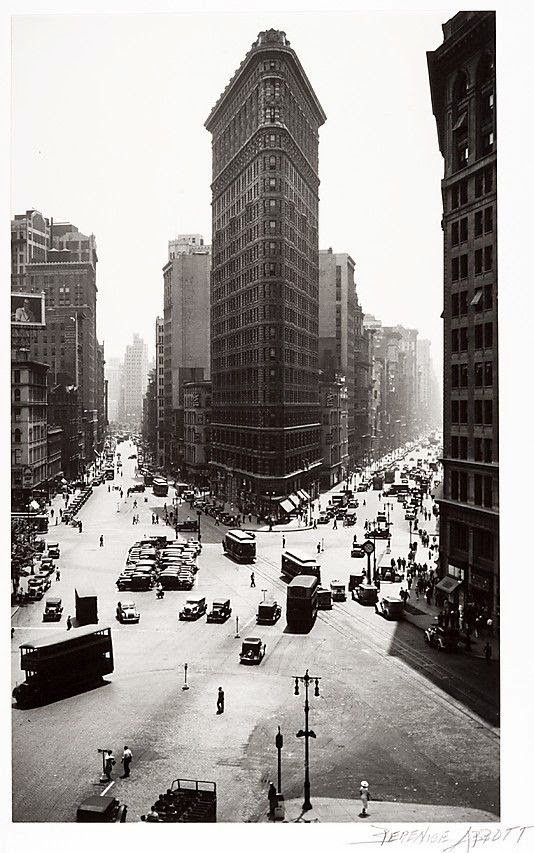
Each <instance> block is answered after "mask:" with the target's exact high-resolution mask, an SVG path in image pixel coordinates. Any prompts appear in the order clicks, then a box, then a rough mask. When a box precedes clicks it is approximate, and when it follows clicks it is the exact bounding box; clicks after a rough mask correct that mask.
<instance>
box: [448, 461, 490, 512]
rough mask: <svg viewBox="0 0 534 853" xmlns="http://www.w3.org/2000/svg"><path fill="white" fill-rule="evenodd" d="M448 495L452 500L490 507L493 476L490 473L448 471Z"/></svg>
mask: <svg viewBox="0 0 534 853" xmlns="http://www.w3.org/2000/svg"><path fill="white" fill-rule="evenodd" d="M450 497H451V500H453V501H462V503H473V504H474V505H475V506H482V507H486V508H487V509H491V507H492V506H493V477H492V476H491V474H470V473H469V472H467V471H455V470H452V471H451V472H450Z"/></svg>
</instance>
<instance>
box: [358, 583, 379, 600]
mask: <svg viewBox="0 0 534 853" xmlns="http://www.w3.org/2000/svg"><path fill="white" fill-rule="evenodd" d="M352 597H353V599H354V600H355V601H358V602H359V603H360V604H376V602H377V601H378V590H377V588H376V586H375V585H374V584H367V583H361V584H360V585H359V586H357V587H356V589H353V590H352Z"/></svg>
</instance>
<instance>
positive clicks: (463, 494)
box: [460, 471, 468, 501]
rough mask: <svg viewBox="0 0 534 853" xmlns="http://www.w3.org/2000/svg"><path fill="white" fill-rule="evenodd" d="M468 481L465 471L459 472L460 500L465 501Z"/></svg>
mask: <svg viewBox="0 0 534 853" xmlns="http://www.w3.org/2000/svg"><path fill="white" fill-rule="evenodd" d="M467 489H468V479H467V473H466V472H465V471H460V500H461V501H466V500H467Z"/></svg>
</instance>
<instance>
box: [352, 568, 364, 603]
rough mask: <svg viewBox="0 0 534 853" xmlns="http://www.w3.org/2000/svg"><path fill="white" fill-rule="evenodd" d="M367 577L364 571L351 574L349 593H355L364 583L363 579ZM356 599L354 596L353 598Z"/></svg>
mask: <svg viewBox="0 0 534 853" xmlns="http://www.w3.org/2000/svg"><path fill="white" fill-rule="evenodd" d="M364 577H365V572H364V571H363V569H362V570H361V571H360V572H351V574H350V575H349V592H353V590H355V589H356V588H357V587H359V585H360V584H361V583H363V579H364ZM353 598H354V596H353Z"/></svg>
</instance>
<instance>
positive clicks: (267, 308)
mask: <svg viewBox="0 0 534 853" xmlns="http://www.w3.org/2000/svg"><path fill="white" fill-rule="evenodd" d="M325 120H326V116H325V114H324V112H323V109H322V107H321V105H320V103H319V101H318V99H317V97H316V95H315V93H314V91H313V89H312V87H311V84H310V82H309V80H308V78H307V76H306V74H305V72H304V69H303V68H302V65H301V64H300V61H299V59H298V57H297V55H296V53H295V51H294V50H293V49H292V48H291V47H290V43H289V41H288V39H287V38H286V35H285V33H284V32H281V31H278V30H274V29H272V30H267V31H264V32H261V33H259V35H258V37H257V39H256V41H255V42H254V43H253V44H252V47H251V49H250V50H249V52H248V53H247V54H246V56H245V58H244V60H243V61H242V62H241V64H240V66H239V68H238V69H237V71H236V72H235V74H234V76H233V77H232V79H231V81H230V83H229V84H228V86H227V87H226V89H225V90H224V92H223V94H222V95H221V97H220V98H219V100H218V101H217V103H216V105H215V106H214V108H213V110H212V111H211V113H210V115H209V117H208V119H207V121H206V124H205V126H206V128H207V130H208V131H210V133H211V134H212V152H213V181H212V225H213V235H212V253H213V259H212V276H211V378H212V422H211V465H212V468H213V477H212V484H213V487H214V488H215V490H216V492H217V493H218V494H219V496H220V497H223V498H225V499H226V500H228V501H231V502H237V504H238V505H241V506H242V507H243V508H250V509H255V510H256V511H259V512H263V511H267V512H269V511H270V512H271V513H272V512H278V509H277V507H279V506H280V507H282V509H283V505H284V502H285V501H287V497H288V496H290V495H296V493H297V492H298V491H299V490H300V491H301V492H306V493H308V492H311V493H312V494H316V493H317V490H318V469H319V467H320V464H321V445H320V441H321V439H320V409H319V395H318V369H319V366H318V334H319V295H318V288H319V251H318V249H319V247H318V213H319V195H318V193H319V175H318V145H319V128H320V127H321V125H322V124H323V123H324V121H325ZM301 499H303V495H302V494H301V495H300V496H297V502H298V501H300V500H301ZM304 499H305V498H304ZM285 505H286V506H287V503H286V504H285Z"/></svg>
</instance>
